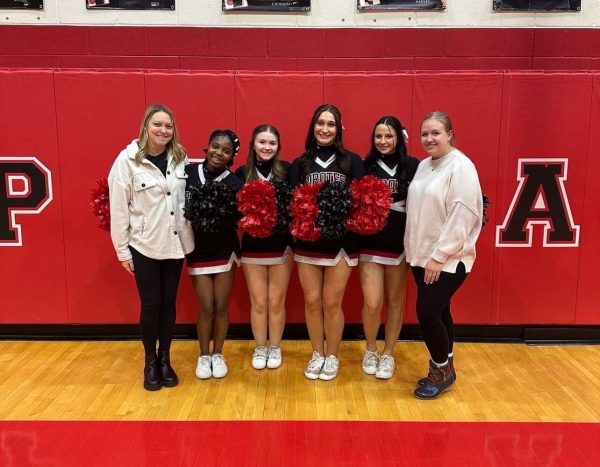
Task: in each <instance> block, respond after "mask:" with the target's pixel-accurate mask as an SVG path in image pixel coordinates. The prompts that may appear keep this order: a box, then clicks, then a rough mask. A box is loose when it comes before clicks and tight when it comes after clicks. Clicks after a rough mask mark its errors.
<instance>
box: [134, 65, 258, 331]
mask: <svg viewBox="0 0 600 467" xmlns="http://www.w3.org/2000/svg"><path fill="white" fill-rule="evenodd" d="M145 86H146V88H145V93H146V96H145V98H146V103H147V104H151V103H154V102H159V103H163V104H165V105H167V106H168V107H170V108H171V110H173V112H174V114H175V117H176V118H177V129H178V130H179V132H180V135H181V139H182V141H181V142H182V144H183V145H184V146H185V148H186V149H187V151H188V155H189V157H190V158H192V159H203V158H204V148H206V146H207V143H208V137H209V136H210V133H211V132H212V130H214V129H217V128H232V129H236V128H238V126H237V124H236V118H235V91H234V75H233V73H227V72H220V73H209V72H200V73H179V74H176V73H172V72H167V73H148V74H146V77H145ZM139 118H141V117H138V119H139ZM240 137H241V136H240ZM243 143H244V141H243V140H242V144H243ZM242 147H243V146H242ZM240 152H241V151H240ZM240 271H241V268H240ZM234 290H235V292H234V295H233V297H232V298H233V300H232V302H231V309H232V316H233V315H234V314H235V311H234V310H239V309H242V308H245V311H246V312H247V316H245V317H244V319H241V320H240V319H238V320H232V321H233V322H236V321H242V322H250V314H249V313H250V307H249V306H246V307H242V306H241V305H240V304H238V303H237V301H236V299H237V297H239V296H240V294H241V293H243V292H245V290H246V284H245V283H244V282H243V274H241V273H239V274H238V275H237V278H236V283H235V286H234ZM177 316H178V321H179V322H186V323H193V322H195V321H196V318H197V317H198V299H197V298H196V294H195V292H194V290H193V288H192V286H191V280H190V278H189V276H188V274H187V272H186V270H185V266H184V270H183V275H182V277H181V284H180V293H179V296H178V305H177Z"/></svg>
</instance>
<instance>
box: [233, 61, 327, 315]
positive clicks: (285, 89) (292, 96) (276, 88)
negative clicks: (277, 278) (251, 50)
mask: <svg viewBox="0 0 600 467" xmlns="http://www.w3.org/2000/svg"><path fill="white" fill-rule="evenodd" d="M235 97H236V103H235V114H236V128H237V130H238V131H239V133H238V135H239V137H240V139H241V141H242V149H241V150H240V157H239V159H238V160H237V162H236V163H235V166H236V167H239V166H240V165H242V164H243V163H245V160H246V157H247V155H248V146H249V144H250V141H249V140H250V137H251V133H252V130H253V129H254V128H255V127H256V126H257V125H260V124H261V123H270V124H272V125H275V126H276V127H277V129H278V130H279V132H280V134H281V142H282V151H283V152H282V159H284V160H287V161H292V160H294V158H296V157H297V156H298V155H299V154H301V153H302V152H304V139H305V138H306V131H307V129H308V125H309V123H310V118H311V117H312V114H313V112H314V110H315V109H316V108H317V107H318V106H319V105H320V104H322V103H323V75H322V74H320V73H305V74H299V73H276V74H274V73H260V72H254V73H243V74H238V75H236V79H235ZM240 276H241V274H238V280H237V281H236V287H235V292H234V294H233V297H232V298H233V299H234V301H235V303H237V304H239V305H240V306H241V307H240V308H238V309H237V310H232V313H231V319H232V321H236V322H246V323H248V322H250V299H249V297H248V292H247V290H246V285H245V283H244V282H242V281H240V280H239V278H240ZM286 312H287V315H286V319H287V322H289V323H303V322H304V299H303V295H302V289H301V287H300V283H299V281H298V275H297V273H296V271H295V270H294V272H293V273H292V279H291V281H290V287H289V289H288V295H287V306H286Z"/></svg>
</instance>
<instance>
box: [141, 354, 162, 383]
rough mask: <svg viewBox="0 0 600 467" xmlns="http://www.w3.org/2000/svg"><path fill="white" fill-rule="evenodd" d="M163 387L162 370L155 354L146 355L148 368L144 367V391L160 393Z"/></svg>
mask: <svg viewBox="0 0 600 467" xmlns="http://www.w3.org/2000/svg"><path fill="white" fill-rule="evenodd" d="M161 387H162V381H161V379H160V368H159V367H158V358H157V357H156V354H155V353H151V354H146V366H144V389H145V390H147V391H158V390H159V389H160V388H161Z"/></svg>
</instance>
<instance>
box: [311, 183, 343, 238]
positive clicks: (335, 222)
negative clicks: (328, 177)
mask: <svg viewBox="0 0 600 467" xmlns="http://www.w3.org/2000/svg"><path fill="white" fill-rule="evenodd" d="M317 205H318V206H319V210H320V211H321V212H320V214H319V217H318V218H317V226H318V227H319V228H320V229H321V231H322V232H323V237H324V238H327V239H330V240H337V239H339V238H342V237H343V236H344V234H345V233H346V232H347V230H348V228H347V227H346V223H345V222H344V221H345V220H346V218H347V217H348V215H349V214H350V211H351V210H352V193H351V191H350V187H349V186H348V185H347V184H346V183H344V182H326V183H325V185H323V188H321V191H320V192H319V196H318V197H317Z"/></svg>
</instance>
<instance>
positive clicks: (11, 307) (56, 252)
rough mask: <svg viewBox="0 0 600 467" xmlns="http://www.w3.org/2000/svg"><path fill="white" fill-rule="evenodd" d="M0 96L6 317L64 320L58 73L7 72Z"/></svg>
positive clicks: (0, 316)
mask: <svg viewBox="0 0 600 467" xmlns="http://www.w3.org/2000/svg"><path fill="white" fill-rule="evenodd" d="M0 102H1V104H0V106H1V108H2V110H3V112H2V113H3V119H2V121H3V123H2V126H3V129H2V143H1V144H0V171H1V172H2V173H1V174H0V187H1V188H0V197H1V198H0V205H1V206H2V208H1V209H0V216H2V220H1V221H0V225H1V226H2V228H1V229H0V236H1V238H0V264H1V265H2V267H0V297H1V298H0V300H1V302H0V303H1V304H0V322H2V323H23V324H30V323H65V322H68V321H69V318H68V314H67V295H66V287H65V256H64V242H63V217H62V207H61V198H62V187H61V174H60V170H59V160H58V155H59V154H58V146H57V141H56V116H55V107H54V106H55V102H54V82H53V73H52V72H51V71H33V70H32V71H0Z"/></svg>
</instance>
